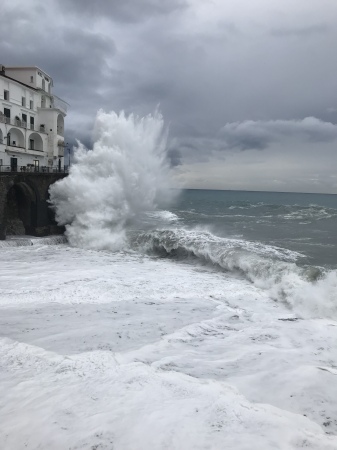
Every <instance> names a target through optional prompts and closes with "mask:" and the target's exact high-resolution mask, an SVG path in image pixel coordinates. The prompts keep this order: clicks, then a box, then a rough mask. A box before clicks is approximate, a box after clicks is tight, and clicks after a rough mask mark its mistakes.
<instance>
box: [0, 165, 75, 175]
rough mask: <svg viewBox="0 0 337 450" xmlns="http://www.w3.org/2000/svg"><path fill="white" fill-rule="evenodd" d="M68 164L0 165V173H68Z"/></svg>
mask: <svg viewBox="0 0 337 450" xmlns="http://www.w3.org/2000/svg"><path fill="white" fill-rule="evenodd" d="M68 171H69V168H68V166H63V167H61V168H59V167H47V166H35V165H34V164H27V165H26V166H15V165H12V166H6V165H0V173H8V172H21V173H22V172H23V173H26V172H29V173H36V174H38V173H68Z"/></svg>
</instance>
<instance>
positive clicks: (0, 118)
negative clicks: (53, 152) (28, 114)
mask: <svg viewBox="0 0 337 450" xmlns="http://www.w3.org/2000/svg"><path fill="white" fill-rule="evenodd" d="M0 123H5V124H6V125H14V126H15V127H18V128H24V129H26V130H31V131H37V132H38V133H45V134H47V132H46V129H45V126H44V125H39V126H35V125H33V124H28V123H27V122H23V121H22V120H19V119H14V120H13V119H12V120H11V119H10V118H9V117H6V116H3V115H2V116H1V115H0Z"/></svg>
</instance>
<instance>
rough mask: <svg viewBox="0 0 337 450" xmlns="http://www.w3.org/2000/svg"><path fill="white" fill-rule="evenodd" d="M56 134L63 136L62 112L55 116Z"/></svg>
mask: <svg viewBox="0 0 337 450" xmlns="http://www.w3.org/2000/svg"><path fill="white" fill-rule="evenodd" d="M57 134H58V135H59V136H64V117H63V116H62V114H59V115H58V116H57Z"/></svg>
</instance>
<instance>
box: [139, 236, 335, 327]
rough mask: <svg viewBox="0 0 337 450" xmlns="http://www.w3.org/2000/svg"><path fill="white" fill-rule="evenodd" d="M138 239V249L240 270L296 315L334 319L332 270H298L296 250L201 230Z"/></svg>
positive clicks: (299, 268) (298, 254)
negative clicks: (162, 252) (220, 235)
mask: <svg viewBox="0 0 337 450" xmlns="http://www.w3.org/2000/svg"><path fill="white" fill-rule="evenodd" d="M137 243H138V246H139V248H141V249H142V250H143V251H147V252H149V251H161V250H164V251H165V252H167V254H168V255H170V254H173V255H177V257H179V256H180V257H181V256H182V257H183V256H186V254H191V255H194V256H196V257H197V258H199V260H201V261H204V262H210V263H212V264H214V265H216V266H218V267H219V268H222V269H225V270H226V271H231V272H239V273H241V274H243V275H244V276H245V277H246V278H247V279H248V280H250V281H252V282H253V283H254V284H255V285H256V286H257V287H259V288H262V289H265V290H266V291H267V292H268V294H269V295H270V296H271V297H272V298H274V299H275V300H277V301H282V302H285V303H287V304H288V305H289V306H291V307H292V308H293V309H294V311H296V313H297V314H298V315H300V316H301V317H332V318H335V319H337V271H336V270H331V271H322V270H321V269H320V268H316V267H308V268H301V267H299V266H297V265H296V260H297V259H298V258H300V257H301V256H303V255H301V254H300V253H298V252H294V251H291V250H287V249H283V248H280V247H275V246H271V245H266V244H263V243H260V242H250V241H245V240H241V239H232V238H231V239H228V238H222V237H218V236H214V235H213V234H211V233H209V232H207V231H203V230H201V229H194V230H185V229H183V228H179V229H178V228H174V229H169V230H168V229H161V230H152V231H149V232H145V233H142V234H140V235H139V237H138V238H137Z"/></svg>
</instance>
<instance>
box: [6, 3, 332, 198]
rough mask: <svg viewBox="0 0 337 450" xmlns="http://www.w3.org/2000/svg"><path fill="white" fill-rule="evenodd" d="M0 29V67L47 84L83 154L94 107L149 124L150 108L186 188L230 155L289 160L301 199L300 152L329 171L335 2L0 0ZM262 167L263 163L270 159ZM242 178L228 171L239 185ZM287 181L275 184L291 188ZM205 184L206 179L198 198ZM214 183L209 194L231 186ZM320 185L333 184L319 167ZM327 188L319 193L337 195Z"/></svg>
mask: <svg viewBox="0 0 337 450" xmlns="http://www.w3.org/2000/svg"><path fill="white" fill-rule="evenodd" d="M0 20H1V27H0V54H1V61H0V63H1V64H4V65H5V66H6V65H38V66H40V67H41V68H43V69H44V70H45V71H46V72H48V73H50V75H51V76H52V77H53V78H54V84H55V93H56V94H57V95H59V96H60V97H62V98H64V99H65V100H66V101H67V102H68V103H69V104H70V105H71V107H70V109H69V114H68V116H67V120H66V125H67V127H66V128H67V136H66V139H67V142H69V143H70V145H72V144H74V143H75V141H76V139H79V140H81V141H83V142H84V143H85V145H86V146H87V147H89V148H90V146H91V145H92V129H93V124H94V119H95V116H96V112H97V111H98V110H99V109H100V108H102V109H104V110H105V111H112V110H113V111H117V112H118V111H120V110H125V111H126V112H127V113H132V112H133V113H135V114H139V115H146V114H149V113H152V112H153V111H155V110H156V108H157V106H158V105H159V108H160V111H161V112H162V114H163V116H164V119H165V123H166V124H167V125H168V126H169V130H170V134H169V150H168V155H167V157H168V160H169V162H170V164H171V166H172V168H173V169H174V170H176V171H179V179H181V180H183V182H185V181H186V182H187V183H188V182H189V180H190V179H191V177H192V176H193V174H192V172H193V170H195V167H196V166H197V165H198V167H199V165H202V164H209V165H207V167H206V165H205V166H204V167H205V170H211V167H217V171H220V172H221V171H223V173H225V172H226V171H227V169H228V164H231V162H230V161H231V157H230V155H232V153H233V152H235V151H236V152H239V153H240V151H241V150H248V149H250V150H255V149H267V148H268V149H269V148H274V151H275V152H276V150H275V149H276V145H277V146H278V147H277V148H278V150H277V151H279V152H281V153H282V154H283V155H290V149H291V155H294V154H296V155H298V157H299V159H300V160H301V161H302V165H301V166H296V170H298V171H299V174H298V179H306V180H307V181H306V182H305V183H304V182H303V183H304V184H303V186H304V185H305V186H306V189H310V186H309V187H307V186H308V184H310V179H312V178H313V177H312V176H311V175H310V174H309V171H308V170H307V169H308V168H307V167H306V164H308V163H307V160H306V158H305V155H306V148H307V146H308V145H310V148H312V159H311V164H312V165H314V161H315V158H316V160H317V161H322V160H324V161H325V166H326V167H337V161H336V156H335V153H336V152H335V150H334V149H335V146H336V142H335V134H336V125H335V124H336V122H337V113H336V111H337V81H336V73H337V55H336V51H335V47H336V42H337V28H336V26H335V23H336V21H337V2H334V1H330V0H323V1H318V0H312V1H310V2H308V1H307V0H297V1H296V2H294V1H293V0H275V1H274V2H270V0H253V1H252V0H237V1H236V2H224V1H223V0H213V1H212V2H205V1H202V0H125V1H123V2H121V1H117V0H113V1H103V0H99V1H95V2H93V1H89V0H83V1H76V0H69V1H68V0H59V1H56V0H47V1H45V2H43V3H41V2H40V1H39V0H26V1H25V2H22V1H21V0H3V2H2V4H1V18H0ZM32 24H34V26H32ZM13 30H15V32H13ZM322 144H324V145H322ZM248 154H249V152H243V155H242V157H240V164H242V165H245V164H246V162H247V158H248ZM315 155H316V156H315ZM259 157H260V158H264V159H265V162H267V158H268V152H267V151H266V152H260V154H259ZM268 164H270V166H268V168H269V169H270V170H272V169H273V166H272V164H273V163H272V161H269V163H268ZM275 164H276V163H275ZM246 165H247V164H246ZM247 166H248V165H247ZM240 167H241V166H239V165H238V164H236V165H233V166H232V167H231V173H233V174H234V173H235V174H236V179H238V180H239V179H240ZM198 170H199V169H198ZM200 170H201V169H200ZM336 170H337V169H336ZM265 173H266V171H264V172H263V174H261V176H265ZM288 173H289V170H287V171H286V172H285V173H284V176H283V177H284V179H283V181H284V182H285V183H288V184H289V185H291V184H292V186H293V189H299V188H298V185H295V184H293V179H294V176H293V175H292V178H291V179H287V176H288V175H287V174H288ZM254 176H255V175H254ZM278 176H279V174H278ZM184 177H185V178H184ZM211 177H212V175H211V174H210V175H209V177H207V175H206V174H204V178H205V180H206V181H205V183H206V185H205V184H203V185H202V186H203V187H205V186H206V187H207V179H208V178H211ZM217 179H218V180H219V181H218V182H217V184H216V185H215V184H214V182H212V187H215V188H220V189H221V188H224V187H226V188H228V187H230V186H228V185H226V186H225V184H224V183H225V182H224V180H225V176H223V177H222V176H221V175H219V176H218V178H217ZM320 179H325V180H329V179H330V178H329V177H324V168H323V167H322V170H321V175H320ZM250 180H251V181H252V184H251V186H252V187H254V186H253V175H252V176H251V177H250V175H249V172H248V171H246V172H245V185H244V187H245V189H247V187H248V188H249V183H250ZM268 183H269V181H268V179H267V178H266V180H265V184H264V185H263V188H264V189H268ZM326 183H327V182H325V184H324V186H323V185H322V186H321V187H320V189H323V188H324V190H326V191H327V192H337V190H336V186H335V182H334V181H333V180H332V181H331V183H330V184H326ZM193 186H194V187H196V184H195V183H194V182H193ZM242 186H243V185H242ZM187 187H188V185H187ZM235 187H236V188H240V186H238V185H235ZM273 188H274V186H273V185H271V184H270V189H273ZM314 188H315V186H314V187H313V189H314ZM315 189H316V188H315Z"/></svg>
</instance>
